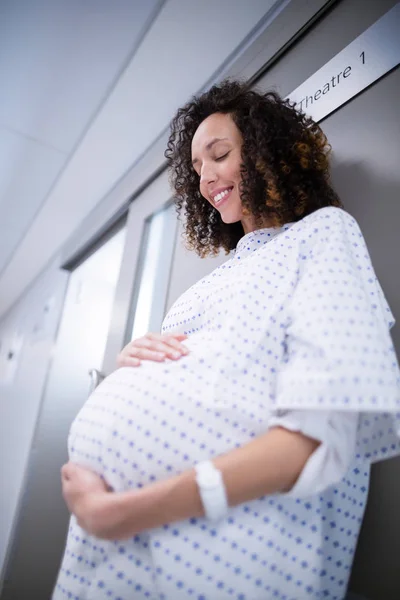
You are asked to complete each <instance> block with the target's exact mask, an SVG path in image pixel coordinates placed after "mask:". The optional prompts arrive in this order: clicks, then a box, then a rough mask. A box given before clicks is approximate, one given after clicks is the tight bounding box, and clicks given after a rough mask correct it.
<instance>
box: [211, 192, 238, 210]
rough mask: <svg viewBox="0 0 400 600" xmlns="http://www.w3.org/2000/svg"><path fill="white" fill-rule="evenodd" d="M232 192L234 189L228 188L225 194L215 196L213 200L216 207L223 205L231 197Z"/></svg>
mask: <svg viewBox="0 0 400 600" xmlns="http://www.w3.org/2000/svg"><path fill="white" fill-rule="evenodd" d="M232 190H233V187H231V188H228V189H226V190H224V191H223V192H220V193H219V194H217V195H216V196H214V198H213V200H214V204H215V206H216V207H218V206H220V205H221V204H223V203H224V202H225V201H226V200H227V199H228V197H229V196H230V194H231V191H232Z"/></svg>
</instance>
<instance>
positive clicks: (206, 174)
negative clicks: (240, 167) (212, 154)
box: [200, 162, 217, 184]
mask: <svg viewBox="0 0 400 600" xmlns="http://www.w3.org/2000/svg"><path fill="white" fill-rule="evenodd" d="M216 178H217V175H216V173H215V169H214V168H213V165H212V163H206V162H204V163H203V165H202V167H201V172H200V183H201V184H209V183H212V182H213V181H215V180H216Z"/></svg>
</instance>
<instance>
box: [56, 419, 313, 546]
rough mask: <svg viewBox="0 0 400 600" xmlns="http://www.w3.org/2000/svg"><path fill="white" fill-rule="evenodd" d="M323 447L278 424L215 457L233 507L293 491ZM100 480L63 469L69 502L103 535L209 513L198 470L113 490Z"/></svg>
mask: <svg viewBox="0 0 400 600" xmlns="http://www.w3.org/2000/svg"><path fill="white" fill-rule="evenodd" d="M318 445H319V442H317V441H316V440H314V439H312V438H309V437H306V436H304V435H303V434H301V433H299V432H292V431H288V430H286V429H283V428H281V427H275V428H273V429H271V430H269V431H268V432H267V433H265V434H264V435H262V436H260V437H258V438H257V439H255V440H253V441H251V442H249V443H248V444H246V445H244V446H242V447H241V448H237V449H235V450H232V451H230V452H228V453H227V454H224V455H222V456H219V457H217V458H215V459H213V463H214V465H215V466H216V467H217V468H218V469H219V470H220V471H221V472H222V475H223V479H224V482H225V487H226V492H227V496H228V503H229V505H230V506H236V505H238V504H241V503H243V502H248V501H250V500H254V499H256V498H260V497H261V496H265V495H267V494H273V493H279V492H285V491H288V490H290V489H291V488H292V487H293V485H294V484H295V482H296V480H297V479H298V477H299V475H300V473H301V471H302V469H303V467H304V465H305V464H306V462H307V460H308V459H309V457H310V456H311V454H312V453H313V452H314V450H316V448H317V447H318ZM86 476H87V477H89V478H90V477H91V478H93V486H88V483H87V480H85V481H84V478H85V477H86ZM94 478H95V479H94ZM99 480H100V478H98V476H97V475H94V474H92V473H90V475H89V473H88V472H87V471H86V470H85V469H81V468H80V467H77V466H75V465H73V464H71V463H69V464H68V465H66V466H65V467H64V468H63V490H64V497H65V499H66V502H67V504H68V506H69V508H70V510H71V512H73V513H74V514H75V515H76V517H77V519H78V523H79V524H80V525H81V526H82V527H83V529H86V530H87V531H88V532H89V533H92V534H93V535H95V536H97V537H101V538H105V539H124V538H128V537H131V536H132V535H134V534H136V533H139V532H141V531H144V530H146V529H152V528H154V527H159V526H161V525H164V524H166V523H173V522H175V521H181V520H184V519H187V518H190V517H200V516H203V515H204V512H203V508H202V504H201V500H200V495H199V492H198V488H197V484H196V481H195V472H194V469H190V470H188V471H185V472H184V473H182V474H181V475H178V476H175V477H171V478H170V479H166V480H164V481H159V482H157V483H154V484H151V485H148V486H146V487H145V488H143V489H140V490H129V491H126V492H117V493H110V492H109V491H107V490H106V487H105V486H104V484H103V483H102V482H101V483H99ZM100 481H101V480H100ZM94 482H96V485H97V487H96V485H94ZM88 488H90V491H88Z"/></svg>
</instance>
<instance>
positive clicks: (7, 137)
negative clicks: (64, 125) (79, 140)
mask: <svg viewBox="0 0 400 600" xmlns="http://www.w3.org/2000/svg"><path fill="white" fill-rule="evenodd" d="M64 162H65V154H62V153H61V152H58V151H57V150H54V149H52V148H49V147H48V146H45V145H43V144H39V143H37V142H35V141H33V140H32V139H28V138H23V137H21V136H20V135H17V134H15V133H14V132H12V131H7V130H5V129H4V128H1V127H0V169H1V170H0V215H1V225H0V231H1V235H0V272H1V271H2V269H3V268H4V266H5V264H6V263H7V262H8V260H9V259H10V256H11V254H12V252H13V251H14V250H15V248H16V246H17V245H18V243H19V242H20V241H21V239H22V237H23V236H24V234H25V233H26V232H27V229H28V228H29V225H30V223H31V221H32V219H33V218H34V216H35V215H36V213H37V212H38V210H39V209H40V207H41V204H42V202H43V198H44V197H46V196H47V194H48V192H49V190H50V188H51V186H52V185H53V183H54V182H55V180H56V179H57V176H58V175H59V173H60V171H61V168H62V166H63V164H64ZM22 165H23V168H22ZM0 296H1V292H0Z"/></svg>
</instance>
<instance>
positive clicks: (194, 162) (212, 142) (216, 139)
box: [192, 137, 228, 166]
mask: <svg viewBox="0 0 400 600" xmlns="http://www.w3.org/2000/svg"><path fill="white" fill-rule="evenodd" d="M227 139H228V138H226V137H224V138H213V139H212V140H211V141H210V142H208V144H207V146H206V150H211V148H212V147H213V146H214V144H216V143H217V142H223V141H224V140H227ZM198 162H199V159H198V158H195V159H193V160H192V165H193V166H194V165H195V164H196V163H198Z"/></svg>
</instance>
